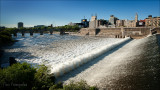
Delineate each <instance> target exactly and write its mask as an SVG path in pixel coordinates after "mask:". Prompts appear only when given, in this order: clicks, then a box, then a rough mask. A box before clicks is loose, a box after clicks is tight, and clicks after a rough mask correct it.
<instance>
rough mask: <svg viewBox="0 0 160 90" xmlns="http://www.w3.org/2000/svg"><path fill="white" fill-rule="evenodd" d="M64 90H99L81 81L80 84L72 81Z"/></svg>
mask: <svg viewBox="0 0 160 90" xmlns="http://www.w3.org/2000/svg"><path fill="white" fill-rule="evenodd" d="M64 90H98V89H97V88H96V87H95V86H93V87H91V86H89V85H88V84H87V83H86V81H83V80H81V81H80V82H73V81H71V83H70V84H68V85H64Z"/></svg>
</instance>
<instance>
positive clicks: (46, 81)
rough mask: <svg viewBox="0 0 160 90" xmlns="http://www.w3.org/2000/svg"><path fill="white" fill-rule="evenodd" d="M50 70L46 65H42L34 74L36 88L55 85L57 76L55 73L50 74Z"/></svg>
mask: <svg viewBox="0 0 160 90" xmlns="http://www.w3.org/2000/svg"><path fill="white" fill-rule="evenodd" d="M48 73H49V70H48V69H47V67H46V66H44V65H41V66H40V68H39V69H38V70H37V72H36V73H35V75H34V77H35V78H34V80H35V83H34V88H36V89H38V90H39V89H45V90H46V89H49V88H50V87H51V86H53V85H54V81H55V77H54V75H53V74H48Z"/></svg>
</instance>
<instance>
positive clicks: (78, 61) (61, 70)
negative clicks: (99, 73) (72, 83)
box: [51, 37, 130, 77]
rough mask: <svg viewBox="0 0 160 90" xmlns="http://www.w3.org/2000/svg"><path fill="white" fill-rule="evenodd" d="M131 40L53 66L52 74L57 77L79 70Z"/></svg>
mask: <svg viewBox="0 0 160 90" xmlns="http://www.w3.org/2000/svg"><path fill="white" fill-rule="evenodd" d="M129 40H130V38H129V37H127V38H125V39H122V40H120V41H117V42H115V43H112V44H108V45H105V46H102V47H99V48H96V49H94V50H92V51H90V52H88V53H85V54H82V55H79V56H78V57H75V58H73V59H71V60H66V62H64V63H61V64H59V66H57V67H54V65H53V66H51V73H54V75H55V76H56V77H59V76H62V75H64V74H65V73H67V72H69V71H71V70H73V69H75V68H78V67H79V66H81V65H83V64H85V63H87V62H89V61H91V60H93V59H94V58H97V57H99V56H100V55H102V54H104V53H105V52H107V51H109V50H111V49H113V48H116V47H117V46H119V45H120V44H123V43H125V42H127V41H129Z"/></svg>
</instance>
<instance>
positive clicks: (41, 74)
mask: <svg viewBox="0 0 160 90" xmlns="http://www.w3.org/2000/svg"><path fill="white" fill-rule="evenodd" d="M54 80H55V77H54V76H53V75H52V74H48V70H47V67H46V66H44V65H42V66H40V68H39V69H38V70H36V68H34V67H31V65H30V64H27V63H22V64H20V63H17V64H13V65H12V66H10V67H8V68H4V69H0V90H4V89H8V90H48V89H49V88H50V87H51V86H53V85H54Z"/></svg>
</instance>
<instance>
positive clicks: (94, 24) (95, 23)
mask: <svg viewBox="0 0 160 90" xmlns="http://www.w3.org/2000/svg"><path fill="white" fill-rule="evenodd" d="M89 28H98V21H97V16H92V17H91V21H90V22H89Z"/></svg>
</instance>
